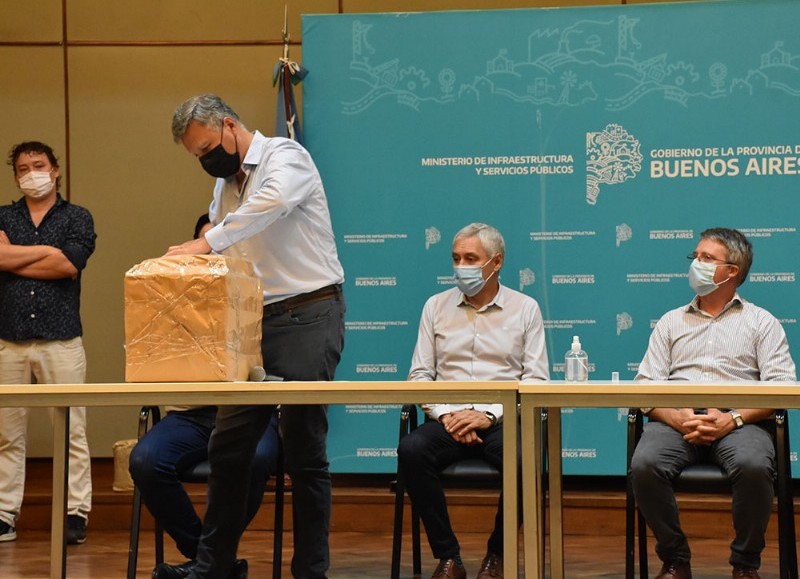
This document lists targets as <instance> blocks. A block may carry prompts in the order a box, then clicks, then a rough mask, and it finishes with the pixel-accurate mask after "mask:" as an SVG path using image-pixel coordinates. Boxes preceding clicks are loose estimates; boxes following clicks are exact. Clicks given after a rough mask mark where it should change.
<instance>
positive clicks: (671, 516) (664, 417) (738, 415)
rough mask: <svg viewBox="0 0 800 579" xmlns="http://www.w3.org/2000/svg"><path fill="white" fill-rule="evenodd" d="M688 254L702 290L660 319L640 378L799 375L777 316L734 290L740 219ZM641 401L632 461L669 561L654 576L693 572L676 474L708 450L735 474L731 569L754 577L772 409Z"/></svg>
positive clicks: (770, 470) (768, 485) (740, 265)
mask: <svg viewBox="0 0 800 579" xmlns="http://www.w3.org/2000/svg"><path fill="white" fill-rule="evenodd" d="M689 258H690V259H692V264H691V266H690V267H689V285H690V286H691V288H692V290H693V291H694V292H695V293H696V294H697V295H696V297H695V298H694V299H693V300H692V302H691V303H690V304H689V305H687V306H682V307H680V308H677V309H674V310H672V311H670V312H667V313H666V314H665V315H664V317H662V318H661V319H660V320H659V321H658V324H656V327H655V329H654V330H653V333H652V335H651V336H650V344H649V346H648V348H647V353H645V356H644V359H643V360H642V363H641V364H640V365H639V373H638V375H637V376H636V379H637V380H653V381H666V380H684V381H691V382H719V381H735V380H756V381H759V380H760V381H794V380H795V366H794V362H793V361H792V357H791V355H790V354H789V345H788V343H787V342H786V334H785V332H784V331H783V328H782V327H781V325H780V323H779V322H778V320H776V319H775V317H773V316H772V314H770V313H769V312H767V311H766V310H764V309H762V308H759V307H758V306H756V305H754V304H751V303H750V302H747V301H745V300H744V299H743V298H742V297H741V296H740V295H739V293H738V291H737V288H738V287H739V286H740V285H742V284H743V283H744V282H745V280H746V279H747V273H748V271H749V270H750V265H751V263H752V262H753V247H752V246H751V245H750V242H749V241H748V240H747V238H746V237H745V236H744V235H742V234H741V233H740V232H739V231H737V230H735V229H723V228H715V229H708V230H706V231H704V232H703V233H701V234H700V242H699V243H698V244H697V247H696V248H695V250H694V252H693V253H692V254H691V255H690V256H689ZM642 410H643V411H644V412H645V414H647V415H648V417H649V421H648V423H647V425H645V428H644V433H643V435H642V438H641V441H640V442H639V444H638V445H637V447H636V451H635V452H634V455H633V459H632V461H631V476H632V478H633V489H634V493H635V495H636V501H637V503H638V504H639V509H640V510H641V512H642V514H643V515H644V517H645V519H646V520H647V524H648V525H649V526H650V528H651V529H652V530H653V533H654V534H655V536H656V553H657V554H658V556H659V558H660V559H661V561H662V562H663V566H662V568H661V571H660V573H659V574H658V575H657V577H656V579H691V577H692V570H691V565H690V558H691V553H690V551H689V544H688V542H687V540H686V536H685V535H684V534H683V531H682V530H681V527H680V521H679V517H678V507H677V504H676V503H675V493H674V491H673V489H672V479H674V478H675V476H677V475H678V473H680V471H681V470H683V468H684V467H685V466H687V465H689V464H692V463H695V462H697V461H699V460H701V459H703V458H710V459H711V460H712V461H713V462H715V463H717V464H719V465H720V466H722V467H723V468H724V469H725V471H726V472H727V473H728V475H729V476H730V478H731V481H732V483H733V523H734V528H735V530H736V536H735V538H734V540H733V542H732V543H731V556H730V564H731V565H732V566H733V577H734V579H737V578H745V577H750V578H758V577H759V574H758V568H759V567H760V565H761V552H762V551H763V550H764V544H765V542H764V535H765V533H766V530H767V523H768V522H769V517H770V512H771V510H772V498H773V494H774V489H773V478H774V474H775V453H774V449H773V444H772V439H771V437H770V434H769V432H767V431H766V430H765V429H764V428H762V427H761V425H760V423H761V422H762V421H765V420H767V419H769V418H770V416H771V415H772V414H773V410H771V409H755V408H753V409H751V408H737V409H719V408H709V409H708V410H707V411H706V413H697V412H695V411H694V410H693V409H691V408H643V409H642Z"/></svg>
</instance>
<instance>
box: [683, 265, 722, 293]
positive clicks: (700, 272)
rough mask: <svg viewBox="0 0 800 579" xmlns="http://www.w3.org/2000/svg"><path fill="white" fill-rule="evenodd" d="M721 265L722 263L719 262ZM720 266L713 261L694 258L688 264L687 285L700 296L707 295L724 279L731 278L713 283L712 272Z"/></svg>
mask: <svg viewBox="0 0 800 579" xmlns="http://www.w3.org/2000/svg"><path fill="white" fill-rule="evenodd" d="M720 265H723V264H720ZM718 267H720V266H719V265H717V264H714V263H703V262H702V261H700V260H698V259H696V258H695V260H694V261H692V264H691V265H690V266H689V286H691V288H692V289H693V290H694V292H695V293H696V294H697V295H699V296H700V297H703V296H707V295H708V294H710V293H711V292H713V291H714V290H715V289H717V288H718V287H719V286H721V285H722V284H724V283H725V282H726V281H730V279H731V278H726V279H725V281H721V282H719V283H714V274H715V273H716V272H717V268H718Z"/></svg>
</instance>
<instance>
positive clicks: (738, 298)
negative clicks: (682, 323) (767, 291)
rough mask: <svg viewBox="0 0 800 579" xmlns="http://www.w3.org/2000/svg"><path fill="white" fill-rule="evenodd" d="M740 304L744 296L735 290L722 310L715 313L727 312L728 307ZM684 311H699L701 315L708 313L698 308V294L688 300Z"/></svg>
mask: <svg viewBox="0 0 800 579" xmlns="http://www.w3.org/2000/svg"><path fill="white" fill-rule="evenodd" d="M742 304H744V298H742V297H741V296H740V295H739V292H736V293H735V294H733V298H732V299H731V301H729V302H728V303H727V304H725V307H724V308H722V311H721V312H720V313H719V314H717V315H718V316H719V315H722V314H724V313H725V312H727V311H728V310H729V309H731V308H732V307H734V306H740V305H742ZM685 311H686V312H698V313H701V314H703V315H708V314H706V313H705V312H704V311H703V310H701V309H700V296H694V299H693V300H692V301H691V302H689V304H688V305H687V306H686V310H685Z"/></svg>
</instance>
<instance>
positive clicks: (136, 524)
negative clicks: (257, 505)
mask: <svg viewBox="0 0 800 579" xmlns="http://www.w3.org/2000/svg"><path fill="white" fill-rule="evenodd" d="M159 420H161V411H160V409H159V407H158V406H142V409H141V410H140V411H139V432H138V436H137V438H138V439H140V440H141V438H142V437H143V436H144V435H145V434H146V433H147V431H148V429H149V428H152V426H155V425H156V424H157V423H158V421H159ZM277 463H278V470H277V472H276V473H275V519H274V533H273V546H272V548H273V563H272V577H273V579H280V577H281V564H282V554H283V503H284V493H285V488H284V471H283V445H280V446H279V452H278V461H277ZM210 473H211V467H210V465H209V463H208V461H207V460H204V461H202V462H199V463H197V464H195V465H193V466H191V467H189V468H187V469H186V470H184V471H182V472H181V473H180V474H179V477H180V480H181V481H182V482H186V483H203V484H205V483H207V482H208V476H209V474H210ZM141 516H142V495H141V492H140V491H139V488H138V487H134V490H133V514H132V515H131V538H130V545H129V547H128V575H127V579H136V564H137V561H138V558H139V530H140V525H141ZM163 562H164V530H163V529H162V528H161V525H159V523H158V521H156V528H155V564H156V565H158V564H159V563H163Z"/></svg>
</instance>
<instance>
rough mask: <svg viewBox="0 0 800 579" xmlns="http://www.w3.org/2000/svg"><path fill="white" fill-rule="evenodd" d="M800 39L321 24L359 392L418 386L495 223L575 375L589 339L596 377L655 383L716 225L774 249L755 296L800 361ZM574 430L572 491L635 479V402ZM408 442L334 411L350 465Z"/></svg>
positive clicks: (771, 17)
mask: <svg viewBox="0 0 800 579" xmlns="http://www.w3.org/2000/svg"><path fill="white" fill-rule="evenodd" d="M798 22H800V3H798V2H795V1H775V0H772V1H771V0H757V1H750V2H712V3H695V2H685V3H678V4H661V3H659V4H649V5H648V4H645V5H621V6H605V7H582V8H562V9H531V10H504V11H472V12H470V11H466V12H430V13H408V14H406V13H404V14H349V15H326V16H305V17H304V19H303V58H304V62H303V64H304V66H305V67H306V68H307V69H308V70H309V75H308V77H307V78H306V79H305V82H304V85H303V86H304V123H305V138H306V144H307V146H308V148H309V149H310V151H311V153H312V155H313V156H314V158H315V160H316V162H317V164H318V166H319V169H320V172H321V174H322V178H323V180H324V183H325V187H326V190H327V192H328V196H329V200H330V207H331V212H332V218H333V224H334V229H335V231H336V236H337V242H338V246H339V251H340V255H341V258H342V261H343V263H344V267H345V271H346V276H347V281H346V290H345V291H346V296H347V305H348V312H347V318H346V320H347V321H346V345H345V350H344V357H343V359H342V362H341V364H340V366H339V370H338V372H337V376H336V377H337V379H341V380H404V379H405V377H406V375H407V372H408V368H409V363H410V359H411V354H412V351H413V348H414V343H415V341H416V334H417V326H418V321H419V316H420V312H421V309H422V306H423V304H424V302H425V300H426V299H427V298H428V297H429V296H430V295H432V294H434V293H436V292H439V291H443V290H445V289H447V288H449V287H451V285H452V284H453V279H452V267H451V259H450V251H451V242H452V238H453V235H454V234H455V233H456V231H458V229H460V228H461V227H462V226H464V225H466V224H468V223H470V222H473V221H482V222H486V223H490V224H492V225H494V226H496V227H497V228H499V229H500V231H501V232H502V233H503V234H504V236H505V239H506V244H507V254H506V261H505V266H504V268H503V270H502V275H501V282H502V283H504V284H505V285H507V286H509V287H511V288H513V289H516V290H519V291H522V292H524V293H526V294H528V295H530V296H532V297H534V298H535V299H536V300H537V301H538V302H539V304H540V306H541V308H542V312H543V315H544V320H545V328H546V339H547V346H548V354H549V360H550V371H551V378H552V379H555V380H558V379H563V366H564V354H565V352H566V351H567V350H568V349H569V346H570V343H571V340H572V336H573V335H578V336H580V339H581V342H582V344H583V347H584V349H585V350H586V351H587V352H588V354H589V360H590V364H591V374H590V377H591V378H592V379H603V380H608V379H610V378H611V374H612V372H619V375H620V378H621V379H623V380H629V379H632V378H633V377H634V376H635V374H636V369H637V366H638V363H639V361H640V360H641V358H642V356H643V354H644V352H645V350H646V348H647V343H648V338H649V336H650V332H651V330H652V327H653V325H654V324H655V322H656V321H657V320H658V318H659V317H660V316H661V315H662V314H663V313H665V312H666V311H667V310H669V309H672V308H675V307H677V306H680V305H682V304H686V303H688V302H689V301H690V300H691V298H692V293H691V291H690V289H689V287H688V283H687V270H688V266H689V261H688V260H687V259H686V256H687V254H689V253H691V252H692V251H693V249H694V246H695V245H696V243H697V240H698V238H699V234H700V232H701V231H703V230H704V229H706V228H708V227H714V226H725V227H735V228H738V229H740V230H742V231H743V232H744V233H745V234H746V235H748V236H749V238H750V239H751V241H752V242H753V245H754V247H755V262H754V265H753V268H752V270H751V273H750V275H749V279H748V280H747V282H746V283H745V284H744V286H743V287H742V288H741V290H740V291H741V294H742V296H744V297H745V298H746V299H749V300H751V301H753V302H755V303H757V304H758V305H761V306H763V307H766V308H767V309H768V310H770V311H771V312H772V313H773V314H774V315H775V316H776V317H777V318H778V319H779V320H780V321H781V322H782V324H783V326H784V328H785V329H786V332H787V335H788V337H789V342H790V345H791V347H792V353H793V355H794V357H795V359H800V350H798V347H800V335H798V328H797V317H798V314H797V312H798V306H797V300H796V297H797V282H796V277H797V271H798V267H799V266H800V263H799V258H798V252H797V250H796V248H797V245H798V232H797V221H798V214H800V211H799V210H800V200H798V189H799V188H800V187H799V186H798V183H800V175H799V174H798V173H800V115H799V114H798V110H800V69H798V66H800V35H798V33H797V23H798ZM563 414H564V415H563V418H564V422H563V425H564V427H563V430H564V441H563V453H562V455H563V457H564V472H565V473H566V474H587V475H596V474H608V475H612V474H613V475H620V474H624V468H625V467H624V462H625V459H624V454H625V453H624V431H625V409H622V408H620V409H598V410H585V409H583V410H580V409H574V410H573V409H564V411H563ZM794 414H797V412H795V413H794ZM397 426H398V407H397V406H392V405H389V406H386V405H351V406H338V407H333V408H331V426H330V438H329V452H330V458H331V465H332V469H333V470H334V471H335V472H389V471H393V470H394V468H395V447H396V444H397V433H398V427H397ZM792 429H793V446H794V448H795V449H797V448H800V445H799V444H798V440H799V439H798V437H797V435H798V434H800V428H798V424H797V419H796V418H795V417H793V418H792Z"/></svg>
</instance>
